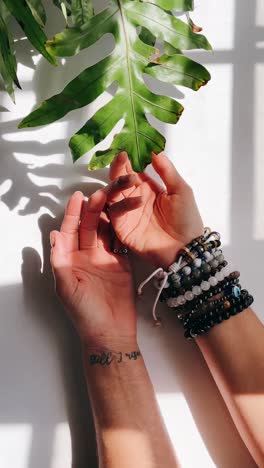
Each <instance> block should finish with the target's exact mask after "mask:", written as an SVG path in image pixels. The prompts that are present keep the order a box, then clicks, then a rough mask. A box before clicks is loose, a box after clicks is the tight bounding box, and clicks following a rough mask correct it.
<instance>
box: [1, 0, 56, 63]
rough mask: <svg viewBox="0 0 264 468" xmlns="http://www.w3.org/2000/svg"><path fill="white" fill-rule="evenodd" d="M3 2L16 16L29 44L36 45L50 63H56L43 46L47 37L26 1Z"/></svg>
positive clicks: (6, 0) (11, 0)
mask: <svg viewBox="0 0 264 468" xmlns="http://www.w3.org/2000/svg"><path fill="white" fill-rule="evenodd" d="M4 2H5V4H6V6H7V8H8V9H9V11H10V12H11V13H12V15H13V16H14V17H15V18H16V20H17V22H18V23H19V25H20V26H21V28H22V29H23V31H24V32H25V34H26V36H27V38H28V39H29V41H30V42H31V44H32V45H33V46H34V47H36V49H37V50H38V51H39V52H40V53H41V54H42V55H43V57H45V58H46V59H47V60H48V61H49V62H50V63H52V64H53V65H56V60H55V59H54V57H53V56H51V55H50V54H49V52H48V51H47V50H46V47H45V42H46V40H47V37H46V35H45V33H44V31H43V30H42V28H41V27H40V25H39V24H38V23H37V21H36V20H35V18H34V16H33V14H32V12H31V9H30V8H29V6H28V5H27V3H26V2H25V1H24V0H23V1H21V0H4Z"/></svg>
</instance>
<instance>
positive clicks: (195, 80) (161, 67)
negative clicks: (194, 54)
mask: <svg viewBox="0 0 264 468" xmlns="http://www.w3.org/2000/svg"><path fill="white" fill-rule="evenodd" d="M145 72H146V73H148V74H149V75H151V76H153V77H154V78H157V79H158V80H160V81H165V83H171V84H174V85H181V86H185V87H187V88H191V89H193V90H194V91H198V89H199V88H200V87H201V86H204V85H206V83H208V81H209V80H210V78H211V77H210V74H209V72H208V71H207V70H206V68H204V67H203V66H202V65H200V64H199V63H197V62H194V61H193V60H191V59H190V58H188V57H185V56H184V55H181V54H177V55H172V56H168V55H163V56H162V57H159V59H157V62H155V63H151V64H149V65H148V67H147V68H146V69H145Z"/></svg>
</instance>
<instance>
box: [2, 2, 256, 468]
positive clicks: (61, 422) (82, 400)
mask: <svg viewBox="0 0 264 468" xmlns="http://www.w3.org/2000/svg"><path fill="white" fill-rule="evenodd" d="M52 11H53V13H54V14H53V16H52V17H53V21H54V24H51V25H50V33H52V32H54V31H55V30H56V29H58V22H59V19H58V15H57V14H56V12H55V10H52ZM193 18H194V20H195V22H196V23H197V24H199V25H202V26H204V32H205V34H206V35H207V36H208V38H209V39H210V41H211V43H212V44H213V46H214V52H213V53H207V52H193V53H191V54H190V55H191V56H192V57H194V58H196V59H197V60H199V61H201V62H202V63H205V64H206V65H207V66H208V68H209V69H210V71H211V74H212V81H211V82H210V83H209V85H208V86H206V87H205V88H203V89H201V90H200V91H199V92H198V93H193V92H191V91H188V90H186V89H181V90H178V91H177V92H176V93H175V92H174V93H175V95H176V96H182V95H184V96H185V97H184V99H183V103H184V105H185V109H186V110H185V113H184V115H183V117H182V120H181V122H180V123H179V124H178V125H177V126H176V127H174V126H170V125H167V126H166V127H165V131H166V136H167V153H168V154H169V155H170V156H171V158H173V161H174V162H175V164H176V166H177V167H178V169H179V170H180V171H181V173H182V174H183V175H184V177H186V179H187V180H188V181H189V182H190V183H191V184H192V185H193V187H194V189H195V193H196V196H197V200H198V203H199V206H200V208H201V211H202V214H203V217H204V221H205V224H206V225H210V226H212V227H213V228H215V229H217V230H219V231H220V232H222V234H223V239H224V243H225V246H226V255H227V256H228V257H229V258H230V259H232V260H233V262H234V263H235V264H236V265H237V266H238V268H239V269H240V270H241V272H242V279H243V283H244V284H245V286H246V287H247V288H248V289H249V290H250V291H252V292H253V293H254V295H255V298H256V302H255V310H256V312H257V313H258V315H259V316H260V317H261V316H262V318H263V317H264V313H263V312H264V304H263V299H262V278H263V275H262V268H263V264H264V249H263V242H264V214H263V202H264V187H263V182H262V181H263V176H264V163H263V156H262V154H263V150H264V136H263V135H264V132H263V117H264V115H263V108H264V106H263V103H264V95H263V94H264V93H263V87H262V83H263V79H264V64H263V62H264V53H263V48H262V47H263V44H264V42H263V41H264V28H263V26H264V7H263V2H262V1H261V0H258V1H256V0H253V1H251V2H239V0H223V1H222V2H221V4H219V2H213V1H211V0H197V1H196V10H195V13H194V15H193ZM17 37H18V38H19V37H22V34H21V32H20V31H19V30H17ZM105 47H106V48H107V47H109V45H108V44H107V43H106V42H105ZM30 49H31V47H30V46H29V45H28V44H27V42H26V41H23V40H20V41H19V42H18V44H17V52H18V56H19V58H20V59H21V65H20V66H19V77H20V81H21V84H22V86H23V92H17V94H16V97H17V105H16V106H14V105H13V104H12V103H11V101H10V100H9V98H8V97H7V96H6V94H5V93H4V92H2V91H0V122H1V124H0V131H1V140H0V145H1V162H0V195H1V199H0V219H1V233H0V239H1V243H0V264H1V270H0V314H1V315H0V316H1V323H0V366H1V367H0V369H1V370H0V375H1V384H0V467H1V468H2V467H3V468H7V467H8V468H36V467H37V468H68V467H70V466H73V467H74V468H82V467H94V466H96V465H95V458H94V457H95V456H94V449H93V447H94V437H93V430H92V424H91V416H90V410H89V407H88V404H87V400H86V393H85V386H84V382H83V379H82V371H81V364H80V356H79V347H78V341H77V339H76V337H75V335H74V332H73V331H72V328H71V326H70V325H69V323H68V321H67V319H66V318H65V316H64V312H63V310H62V307H61V306H60V305H59V303H58V302H57V300H56V298H55V297H54V293H53V284H52V279H51V273H50V266H49V240H48V234H49V231H50V230H51V229H53V228H55V227H58V226H59V224H60V219H61V216H62V212H63V207H64V205H65V201H66V199H67V198H68V197H69V195H70V194H71V193H72V192H73V190H75V189H83V190H84V192H85V193H86V194H88V195H89V194H90V193H91V192H92V191H94V190H95V189H97V188H98V187H99V186H100V184H101V183H105V182H106V181H107V173H108V171H107V169H105V170H101V171H98V172H96V173H87V171H86V165H87V160H88V159H87V157H86V158H83V159H82V160H81V161H80V162H79V163H78V164H76V165H75V166H73V165H72V163H71V157H70V154H69V150H68V148H67V139H68V138H69V136H70V135H72V134H73V133H74V131H76V130H77V129H79V128H80V127H81V125H82V123H84V122H85V121H86V120H87V116H88V115H89V114H90V113H91V112H92V111H93V108H94V107H93V106H90V108H89V109H86V108H85V109H82V110H81V111H80V112H75V113H72V114H70V115H68V116H66V117H65V118H64V119H62V120H61V121H60V122H57V123H55V124H53V125H51V126H49V127H46V128H40V129H35V130H30V131H23V130H20V131H17V130H16V126H17V123H18V122H19V120H20V119H21V118H22V117H23V116H25V115H26V114H27V113H28V112H29V111H30V110H31V108H32V107H33V106H34V105H35V103H36V102H40V101H41V99H43V98H45V97H48V96H49V95H51V94H54V93H55V92H59V91H60V90H61V89H62V87H63V86H64V85H65V83H67V82H68V81H69V80H70V79H71V78H72V77H73V76H75V75H76V73H77V71H78V70H82V69H84V68H85V67H86V66H88V65H89V64H91V63H94V62H95V60H96V54H97V49H96V47H93V48H91V50H90V51H89V53H88V54H87V52H82V53H81V54H80V55H79V56H78V57H75V58H72V59H69V60H68V61H67V63H66V64H65V65H64V66H63V67H60V68H58V69H55V68H54V69H53V68H52V67H51V66H49V64H48V63H46V62H45V61H44V60H43V59H39V57H37V56H35V55H34V54H35V52H33V53H31V52H30ZM165 88H166V87H165ZM162 89H164V86H161V87H160V90H162ZM181 93H182V94H181ZM105 98H106V97H104V99H105ZM136 269H137V271H138V281H139V280H140V279H141V278H142V277H143V276H144V272H142V267H141V268H139V265H138V264H137V265H136ZM139 270H140V272H139ZM143 270H144V268H143ZM145 270H146V269H145ZM152 293H153V291H151V290H150V292H149V294H147V295H146V297H145V298H144V299H143V300H142V302H141V303H140V304H139V308H138V309H139V324H138V329H139V339H140V344H141V348H142V351H143V353H144V356H145V360H146V363H147V366H148V369H149V371H150V373H151V377H152V380H153V383H154V385H155V389H156V392H157V396H158V400H159V403H160V407H161V410H162V413H163V416H164V418H165V421H166V425H167V428H168V430H169V433H170V436H171V438H172V440H173V443H174V444H175V447H176V450H177V452H178V455H179V458H180V460H181V462H182V466H183V467H184V468H193V467H197V466H199V467H203V468H209V467H210V468H211V467H214V466H217V467H224V468H236V467H239V468H248V467H253V466H255V465H254V463H253V461H252V460H251V458H250V456H249V455H248V453H247V451H246V449H245V447H244V445H243V443H242V442H241V440H240V438H239V437H238V434H237V432H236V430H235V428H234V425H233V423H232V421H231V419H230V417H229V415H228V413H227V410H226V409H225V406H224V404H223V402H222V400H221V397H220V395H219V393H218V391H217V389H216V386H215V384H214V382H213V381H212V378H211V377H210V375H209V374H208V371H207V368H206V366H205V363H204V361H203V359H202V358H201V356H200V354H199V352H198V350H197V349H196V347H195V344H194V343H189V342H185V341H184V339H183V337H182V331H181V329H180V328H179V326H178V325H177V324H176V323H175V321H174V320H173V319H172V318H171V317H169V316H167V312H166V310H165V309H162V307H160V314H164V315H165V316H166V320H165V326H164V327H163V328H158V329H156V328H153V327H152V321H151V316H150V305H151V300H152ZM164 468H165V467H164Z"/></svg>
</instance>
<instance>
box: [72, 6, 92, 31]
mask: <svg viewBox="0 0 264 468" xmlns="http://www.w3.org/2000/svg"><path fill="white" fill-rule="evenodd" d="M71 11H72V20H73V25H74V26H76V27H77V28H80V27H81V26H83V25H86V23H87V21H88V20H89V19H90V18H91V17H92V16H93V15H94V9H93V5H92V3H91V1H90V0H72V2H71Z"/></svg>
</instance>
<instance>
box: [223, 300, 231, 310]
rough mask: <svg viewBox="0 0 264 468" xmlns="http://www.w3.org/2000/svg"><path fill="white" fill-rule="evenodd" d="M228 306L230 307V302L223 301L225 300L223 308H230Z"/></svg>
mask: <svg viewBox="0 0 264 468" xmlns="http://www.w3.org/2000/svg"><path fill="white" fill-rule="evenodd" d="M230 307H231V304H230V302H229V301H225V302H224V308H225V309H230Z"/></svg>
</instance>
